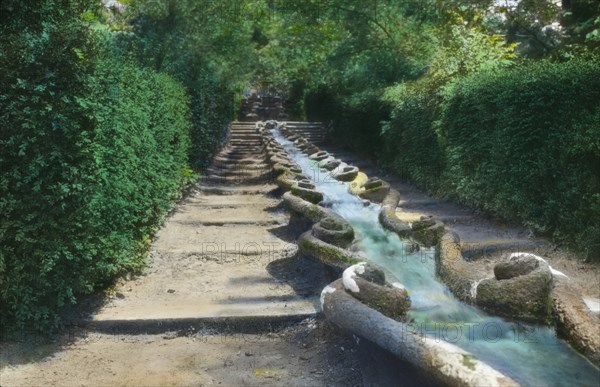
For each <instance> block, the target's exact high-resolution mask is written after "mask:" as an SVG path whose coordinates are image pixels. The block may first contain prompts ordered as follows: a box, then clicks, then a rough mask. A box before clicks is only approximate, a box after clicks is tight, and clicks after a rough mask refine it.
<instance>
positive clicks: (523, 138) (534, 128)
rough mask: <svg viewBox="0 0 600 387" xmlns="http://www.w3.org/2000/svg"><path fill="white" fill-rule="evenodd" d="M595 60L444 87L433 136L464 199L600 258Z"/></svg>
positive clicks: (599, 113) (599, 80)
mask: <svg viewBox="0 0 600 387" xmlns="http://www.w3.org/2000/svg"><path fill="white" fill-rule="evenodd" d="M599 101H600V63H597V62H596V63H594V62H586V61H572V62H567V63H562V64H556V63H548V62H539V63H535V64H531V65H528V66H524V67H518V68H515V69H513V70H501V71H496V72H490V73H483V74H476V75H473V76H470V77H468V78H466V79H464V80H461V81H460V82H457V83H456V84H455V85H454V86H453V87H451V88H450V89H449V91H448V94H447V96H446V102H445V103H444V105H443V106H442V112H441V117H440V123H439V128H440V137H441V139H442V141H443V142H444V144H445V151H446V155H447V160H448V166H449V168H448V170H447V179H446V186H447V187H449V189H450V190H451V191H452V192H454V193H455V195H456V196H457V197H458V198H459V199H460V200H462V201H464V202H466V203H469V204H473V205H476V206H478V207H480V208H484V209H486V210H488V211H490V212H492V213H494V214H496V215H499V216H501V217H503V218H506V219H517V220H520V221H522V222H524V223H525V224H526V225H528V226H530V227H532V228H533V229H534V230H537V231H540V232H543V233H548V234H552V235H554V236H555V237H558V238H559V239H561V238H566V239H567V240H571V241H573V242H575V243H576V244H577V248H578V249H579V250H580V251H584V252H585V253H587V255H588V256H589V257H594V258H598V257H599V255H600V104H599Z"/></svg>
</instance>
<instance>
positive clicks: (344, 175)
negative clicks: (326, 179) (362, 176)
mask: <svg viewBox="0 0 600 387" xmlns="http://www.w3.org/2000/svg"><path fill="white" fill-rule="evenodd" d="M357 175H358V168H357V167H354V166H351V165H348V166H345V167H342V169H341V171H339V172H337V173H336V174H335V175H334V176H333V177H334V179H336V180H339V181H352V180H354V179H355V178H356V176H357Z"/></svg>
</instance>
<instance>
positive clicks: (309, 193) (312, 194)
mask: <svg viewBox="0 0 600 387" xmlns="http://www.w3.org/2000/svg"><path fill="white" fill-rule="evenodd" d="M313 187H314V185H313ZM291 190H292V194H294V195H296V196H298V197H301V198H302V199H304V200H307V201H309V202H311V203H313V204H317V203H319V202H320V201H321V200H323V194H322V193H321V192H319V191H317V190H315V189H311V188H306V187H304V186H300V183H299V182H296V183H294V184H293V185H292V189H291Z"/></svg>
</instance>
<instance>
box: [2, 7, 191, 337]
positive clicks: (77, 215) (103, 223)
mask: <svg viewBox="0 0 600 387" xmlns="http://www.w3.org/2000/svg"><path fill="white" fill-rule="evenodd" d="M63 3H65V5H64V7H61V6H59V5H57V2H53V1H46V2H44V4H41V5H39V9H37V8H35V7H34V8H32V9H30V10H28V12H27V15H19V14H17V12H20V9H19V8H18V7H16V8H12V10H14V13H13V15H12V16H13V17H14V20H16V21H15V23H14V25H10V24H5V25H3V26H2V27H3V28H2V31H1V32H2V34H1V35H2V36H1V37H0V53H1V54H0V68H2V69H3V71H2V75H0V77H1V79H0V84H1V86H0V87H1V88H0V102H1V109H0V130H1V131H0V170H1V171H2V174H1V175H0V296H1V299H2V305H1V309H0V325H2V326H3V327H6V326H8V325H13V324H16V325H17V326H23V325H25V324H33V326H35V327H37V328H40V329H46V328H48V327H51V326H53V325H56V324H57V322H58V317H57V316H58V315H57V313H56V312H57V311H59V310H60V308H61V307H63V306H64V305H67V304H70V303H74V302H75V301H76V297H77V296H78V295H81V294H87V293H90V292H92V291H93V290H94V288H95V287H96V286H98V285H101V284H103V283H105V282H108V281H110V280H112V278H114V276H115V275H116V274H118V273H121V272H123V271H125V270H130V269H132V268H136V267H139V266H140V265H141V264H142V260H143V252H145V251H146V249H147V245H148V236H149V234H150V233H151V232H152V230H153V227H155V225H156V224H157V222H158V220H159V219H160V218H161V216H163V215H164V213H165V211H166V210H167V209H168V208H169V204H170V203H171V202H172V200H173V198H174V197H176V196H177V195H178V194H179V193H180V191H181V188H182V184H183V182H184V180H185V179H186V177H189V175H190V170H188V169H187V168H186V165H187V162H188V151H189V146H190V140H189V131H190V128H191V126H192V124H191V113H190V110H189V107H188V106H189V99H188V97H187V95H186V92H185V89H184V88H183V87H182V86H181V85H180V84H179V83H178V82H176V81H174V80H173V79H172V78H171V77H169V76H166V75H161V74H158V73H156V72H154V71H151V70H147V69H141V68H139V67H136V66H135V65H134V64H127V63H121V62H119V61H118V60H116V59H109V58H111V57H112V56H113V53H111V52H110V50H106V51H105V50H104V49H101V47H102V46H103V45H102V44H101V39H99V38H98V37H97V36H95V35H92V34H90V30H89V28H88V27H87V26H86V25H85V24H84V23H82V22H81V20H80V17H81V16H80V15H81V12H82V11H83V10H82V9H81V8H77V7H76V6H74V5H73V4H76V3H71V2H67V1H65V2H63ZM9 16H10V15H9ZM9 19H10V18H9ZM19 20H21V22H19ZM24 20H27V23H25V22H24ZM20 23H24V24H23V25H20ZM5 70H6V71H5Z"/></svg>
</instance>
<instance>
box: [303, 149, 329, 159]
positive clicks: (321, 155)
mask: <svg viewBox="0 0 600 387" xmlns="http://www.w3.org/2000/svg"><path fill="white" fill-rule="evenodd" d="M328 157H329V153H328V152H326V151H319V152H317V153H313V154H311V155H310V156H308V158H309V159H311V160H313V161H321V160H325V159H326V158H328Z"/></svg>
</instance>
